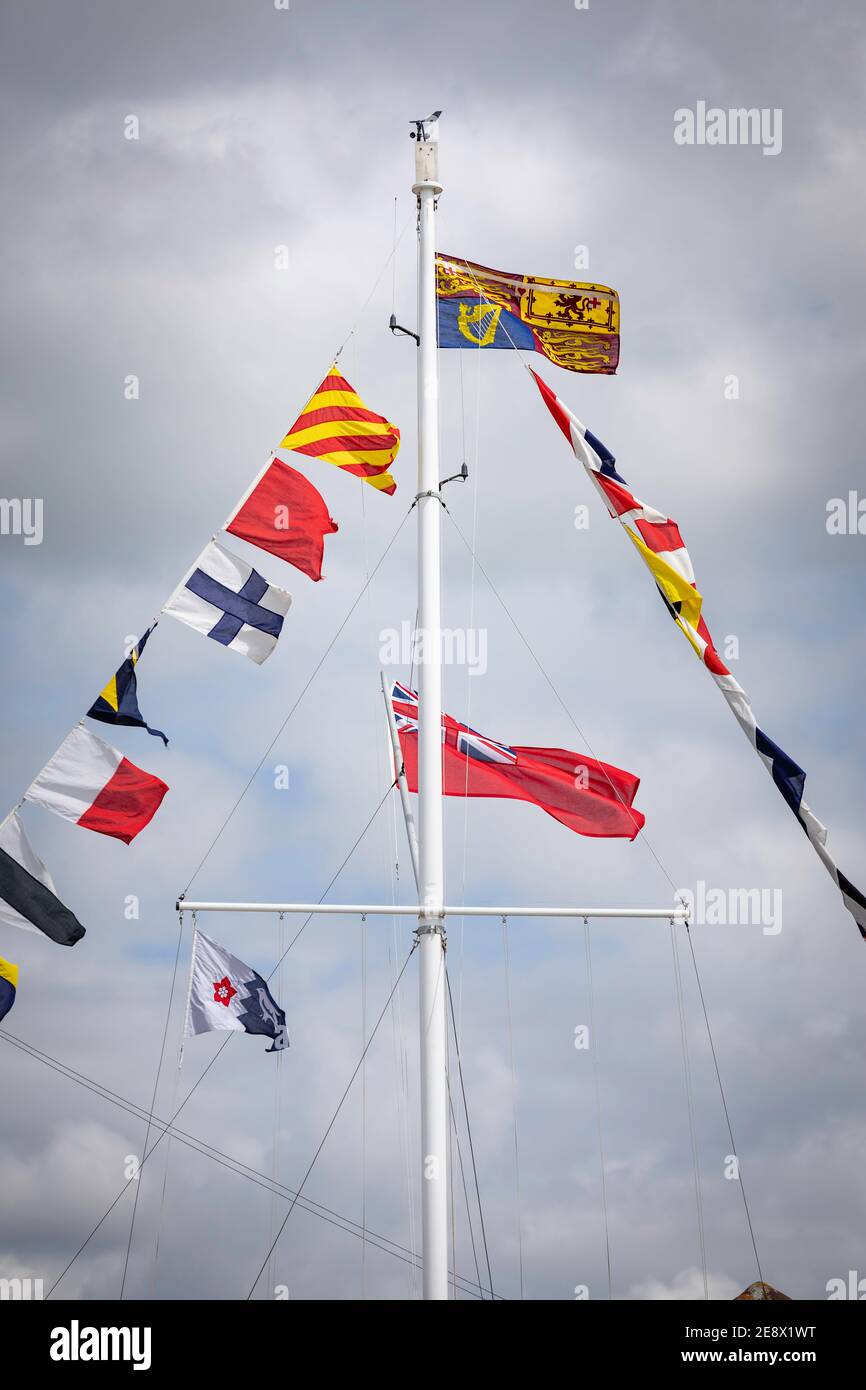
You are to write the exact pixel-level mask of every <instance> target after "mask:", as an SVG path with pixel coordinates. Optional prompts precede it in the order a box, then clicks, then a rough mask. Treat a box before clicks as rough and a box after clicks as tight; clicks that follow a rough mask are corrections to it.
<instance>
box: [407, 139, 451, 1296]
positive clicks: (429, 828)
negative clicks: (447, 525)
mask: <svg viewBox="0 0 866 1390" xmlns="http://www.w3.org/2000/svg"><path fill="white" fill-rule="evenodd" d="M437 115H438V113H437ZM431 124H432V126H433V128H432V129H431V128H429V127H430V126H431ZM438 151H439V146H438V132H437V131H436V129H435V121H432V122H416V140H415V183H414V184H413V185H412V192H413V193H414V194H415V195H416V197H417V200H418V335H419V342H418V495H417V498H416V502H417V506H418V625H419V630H420V643H421V651H420V655H419V658H418V859H419V883H418V946H419V951H418V954H419V976H420V1030H421V1224H422V1240H423V1257H424V1274H423V1294H424V1298H425V1299H426V1300H433V1299H436V1300H441V1299H447V1297H448V1187H447V1141H448V1094H447V1082H446V1073H445V1068H446V1038H447V1033H446V1028H447V1023H446V1013H445V988H446V985H445V931H444V913H443V907H444V902H445V883H444V877H445V874H444V855H443V825H442V735H441V728H442V689H441V627H442V621H441V595H440V534H439V533H440V511H441V505H442V503H441V498H440V495H439V360H438V347H437V331H436V203H437V200H438V198H439V195H440V194H441V192H442V185H441V184H440V183H439V181H438V179H439V170H438Z"/></svg>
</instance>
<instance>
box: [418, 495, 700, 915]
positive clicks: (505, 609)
mask: <svg viewBox="0 0 866 1390" xmlns="http://www.w3.org/2000/svg"><path fill="white" fill-rule="evenodd" d="M442 505H443V507H444V509H445V514H446V516H447V517H448V518H449V520H450V521H451V524H452V526H453V527H454V529H455V530H456V532H457V534H458V536H459V537H460V539H461V540H462V542H463V544H464V545H465V546H466V549H467V550H468V551H469V552H470V554H473V553H474V552H473V550H472V546H471V545H470V543H469V541H468V540H467V539H466V536H465V535H464V534H463V531H462V530H461V528H460V526H459V525H458V523H457V521H456V520H455V519H454V517H453V516H452V514H451V512H450V511H449V510H448V508H447V507H446V506H445V504H444V503H443V504H442ZM475 560H476V563H477V565H478V568H479V570H480V571H481V574H482V576H483V577H484V579H485V581H486V583H487V585H488V586H489V588H490V590H491V592H492V594H493V596H494V598H495V599H496V601H497V603H498V604H499V606H500V607H501V608H502V610H503V612H504V613H505V616H506V617H507V618H508V621H509V622H510V623H511V626H512V627H513V628H514V631H515V632H516V633H517V636H518V637H519V638H520V640H521V642H522V643H523V645H524V647H525V648H526V650H527V651H528V653H529V655H530V656H531V657H532V660H533V661H534V663H535V665H536V666H537V667H538V669H539V671H540V672H541V675H542V676H543V677H544V680H545V681H546V682H547V684H548V686H549V687H550V689H551V691H552V692H553V695H554V696H555V698H556V700H557V702H558V704H559V705H560V706H561V707H562V709H563V711H564V713H565V715H566V717H567V718H568V720H569V722H570V723H571V724H572V725H573V727H574V728H575V729H576V731H577V733H578V734H579V736H580V738H581V739H582V740H583V742H584V743H585V744H586V746H587V748H588V749H589V752H590V755H591V757H593V758H595V759H596V761H597V762H599V761H600V759H599V758H598V755H597V754H596V753H595V751H594V749H593V747H592V744H591V743H590V741H589V739H588V738H587V736H586V734H585V733H584V732H583V730H582V729H581V727H580V725H579V724H578V722H577V720H576V719H575V717H574V715H573V714H572V712H571V710H570V709H569V707H568V705H567V704H566V703H565V700H564V699H563V697H562V696H561V695H560V693H559V690H558V689H557V687H556V686H555V685H554V683H553V680H552V679H551V677H550V676H549V675H548V674H547V671H546V670H545V668H544V666H543V665H542V663H541V659H540V657H538V656H537V655H536V653H535V651H534V649H533V647H532V646H531V644H530V642H529V639H528V638H527V637H526V636H525V635H524V632H523V629H522V628H521V627H520V625H519V623H518V622H517V619H516V618H515V617H514V614H513V613H512V612H511V609H510V608H509V607H508V604H507V603H506V602H505V599H504V598H503V597H502V595H501V594H500V592H499V590H498V589H497V588H496V585H495V584H494V583H493V580H492V579H491V578H490V575H489V574H488V573H487V571H486V569H485V568H484V566H483V565H482V563H481V561H480V560H479V559H478V557H477V556H475ZM602 767H603V764H602ZM605 776H606V777H607V780H608V782H609V783H610V786H611V789H612V790H613V792H614V793H615V795H616V798H617V800H618V801H621V802H622V804H623V805H625V804H626V803H625V801H624V799H623V797H622V794H621V792H620V791H619V789H618V788H617V787H615V786H614V784H613V782H612V781H611V779H610V777H609V776H607V774H606V773H605ZM640 839H641V843H643V844H645V845H646V847H647V849H648V850H649V852H650V854H651V855H652V857H653V859H654V860H655V862H656V864H657V865H658V867H659V869H660V870H661V872H662V874H663V875H664V877H665V878H666V879H667V881H668V883H669V885H670V887H671V888H672V889H673V890H674V892H676V884H675V883H674V880H673V879H672V878H671V876H670V874H669V873H668V871H667V869H666V868H665V866H664V864H663V863H662V861H661V859H660V857H659V855H658V854H657V853H656V851H655V849H654V847H653V845H652V842H651V841H650V839H649V836H648V835H647V833H646V828H644V829H643V830H642V831H641V836H640Z"/></svg>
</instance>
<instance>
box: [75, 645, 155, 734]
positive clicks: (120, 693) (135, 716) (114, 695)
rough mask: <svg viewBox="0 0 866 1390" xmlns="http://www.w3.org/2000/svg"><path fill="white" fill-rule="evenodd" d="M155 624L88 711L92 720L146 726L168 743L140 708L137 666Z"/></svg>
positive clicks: (141, 727) (133, 649) (137, 726)
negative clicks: (136, 674)
mask: <svg viewBox="0 0 866 1390" xmlns="http://www.w3.org/2000/svg"><path fill="white" fill-rule="evenodd" d="M154 627H156V623H154V624H153V627H149V628H148V629H147V632H146V633H145V634H144V636H143V637H142V638H141V639H140V640H139V641H138V642H136V644H135V646H134V647H133V648H132V651H131V652H130V653H129V656H128V657H127V658H126V660H125V661H124V663H123V665H122V666H120V667H119V668H118V670H117V671H116V672H115V673H114V675H113V676H112V677H111V680H110V681H109V682H108V685H107V686H106V687H105V689H104V690H103V691H102V693H101V694H100V695H98V696H97V698H96V699H95V700H94V702H93V704H92V705H91V706H90V709H89V710H88V711H87V713H88V715H89V717H90V718H91V719H99V720H100V721H101V722H102V723H103V724H124V725H127V726H129V727H131V728H135V729H147V732H148V733H149V734H153V735H154V737H155V738H161V739H162V741H163V743H165V744H167V743H168V739H167V738H166V736H165V734H164V733H163V732H162V730H161V729H152V728H151V727H150V725H149V724H148V723H147V721H146V720H145V719H144V717H143V716H142V713H141V710H140V709H139V708H138V684H137V681H136V677H135V668H136V666H137V664H138V659H139V657H140V656H141V653H142V652H143V651H144V647H145V643H146V642H147V639H148V637H149V636H150V634H151V633H152V632H153V628H154Z"/></svg>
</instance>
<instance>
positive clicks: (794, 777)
mask: <svg viewBox="0 0 866 1390" xmlns="http://www.w3.org/2000/svg"><path fill="white" fill-rule="evenodd" d="M529 370H530V371H532V368H531V367H530V368H529ZM532 375H533V377H534V378H535V382H536V385H537V386H538V389H539V391H540V392H541V395H542V398H543V400H544V403H545V405H546V406H547V408H548V410H549V411H550V413H551V415H552V416H553V418H554V420H555V421H556V423H557V424H558V425H559V428H560V429H561V430H562V433H563V434H564V435H565V437H566V439H567V440H568V442H569V444H570V445H571V447H572V449H573V450H574V452H575V455H576V456H577V458H578V459H579V460H580V462H581V463H582V464H583V466H584V469H585V470H586V472H587V474H588V475H589V477H590V479H591V481H592V482H593V484H594V485H595V487H596V489H597V490H598V492H600V493H601V496H602V498H603V500H604V503H605V506H606V507H607V510H608V512H609V513H610V515H611V516H612V517H616V518H617V519H618V520H619V521H620V523H621V524H622V527H623V530H624V531H625V533H626V535H627V536H628V537H629V540H630V541H631V542H632V544H633V545H634V547H635V549H636V550H637V551H638V553H639V554H640V556H641V559H642V560H643V562H644V564H645V565H646V567H647V569H648V570H649V571H650V574H651V575H652V577H653V579H654V580H655V582H656V587H657V589H658V591H659V593H660V594H661V596H662V599H663V600H664V603H665V607H666V608H667V610H668V612H669V613H670V615H671V617H672V618H673V620H674V622H675V623H676V625H677V627H678V628H679V629H680V632H682V633H683V635H684V636H685V638H686V639H687V641H688V642H689V644H690V645H691V647H692V648H693V650H694V651H695V653H696V654H697V656H698V658H699V659H700V661H701V662H702V664H703V665H704V666H705V667H706V669H707V670H708V671H709V673H710V675H711V676H712V678H713V680H714V681H715V683H716V685H717V686H718V687H719V690H721V692H722V694H723V695H724V697H725V700H726V701H727V704H728V708H729V709H730V711H731V713H732V714H733V715H734V718H735V719H736V721H737V723H738V724H739V726H740V728H741V729H742V731H743V733H744V734H745V735H746V738H747V739H748V740H749V742H750V743H751V745H752V747H753V748H754V750H755V752H756V753H757V755H758V757H759V758H760V759H761V762H762V763H763V764H764V767H765V768H766V769H767V771H768V772H769V774H770V776H771V777H772V779H773V781H774V782H775V784H776V786H777V788H778V789H779V791H780V792H781V794H782V796H783V797H784V799H785V801H786V802H787V803H788V806H789V807H790V809H791V810H792V811H793V813H794V815H795V816H796V817H797V820H798V822H799V824H800V827H801V829H802V830H804V831H805V833H806V835H807V837H808V840H809V843H810V845H811V846H812V848H813V849H814V851H815V853H816V854H817V855H818V858H819V859H820V860H821V863H822V864H823V865H824V868H825V869H826V870H827V872H828V873H829V875H830V877H831V878H832V879H833V881H834V883H835V884H836V885H837V887H838V889H839V892H840V893H841V894H842V901H843V903H844V904H845V906H846V907H847V909H848V911H849V912H850V913H851V916H852V917H853V918H854V921H855V922H856V923H857V926H858V927H859V928H860V935H861V936H862V937H863V938H864V939H866V897H864V895H863V893H861V892H860V890H859V888H855V886H854V884H853V883H852V882H851V880H850V879H848V878H846V877H845V875H844V874H843V873H842V871H841V869H839V867H838V866H837V864H836V862H835V860H834V859H833V857H832V856H831V855H830V853H829V852H828V850H827V829H826V826H824V825H822V824H821V822H820V821H819V820H818V818H817V816H815V815H814V814H813V812H812V811H811V810H810V809H809V807H808V806H807V804H806V801H805V799H804V797H803V792H804V789H805V785H806V774H805V772H804V771H803V769H802V768H801V767H800V766H799V765H798V764H797V763H795V762H794V759H793V758H791V757H789V755H788V754H787V753H786V752H785V751H784V749H782V748H780V747H779V745H778V744H777V743H774V742H773V740H772V739H771V738H769V737H768V735H767V734H765V733H764V731H763V729H760V728H759V727H758V721H757V719H756V718H755V715H754V713H753V711H752V705H751V702H750V700H749V697H748V695H747V694H746V692H745V690H744V689H743V687H742V686H741V685H740V684H739V682H738V681H737V680H735V678H734V677H733V676H732V675H731V673H730V671H729V670H728V668H727V666H726V665H725V663H724V662H723V661H722V659H721V657H720V656H719V653H718V652H717V651H716V648H715V646H714V645H713V639H712V638H711V636H710V631H709V628H708V627H707V624H706V621H705V620H704V615H703V602H704V601H703V597H702V596H701V594H700V593H699V591H698V586H697V584H696V582H695V574H694V569H693V568H692V562H691V558H690V556H689V552H688V551H687V549H686V546H685V542H684V540H683V538H682V536H681V535H680V532H679V527H678V526H677V523H676V522H675V521H672V520H671V518H670V517H669V516H665V514H664V513H663V512H657V511H656V510H655V508H654V507H649V506H647V505H646V503H644V502H640V501H639V500H638V499H637V497H635V495H634V493H633V492H632V491H631V490H630V488H629V486H628V484H627V483H626V481H625V479H624V478H622V477H621V476H620V474H619V473H618V472H617V469H616V459H615V458H614V456H613V454H612V453H611V452H610V450H609V449H607V448H606V447H605V445H604V444H602V442H601V440H600V439H597V438H596V436H595V435H594V434H591V433H590V431H589V430H588V429H587V428H586V426H585V425H584V424H582V423H581V421H580V420H578V418H577V416H576V415H574V414H572V412H571V411H570V410H569V408H568V406H567V405H564V404H563V402H562V401H561V400H560V399H559V397H558V396H557V395H555V394H554V392H553V391H551V389H550V387H549V386H548V385H547V383H546V382H544V381H542V379H541V377H540V376H539V375H538V374H537V372H532Z"/></svg>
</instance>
